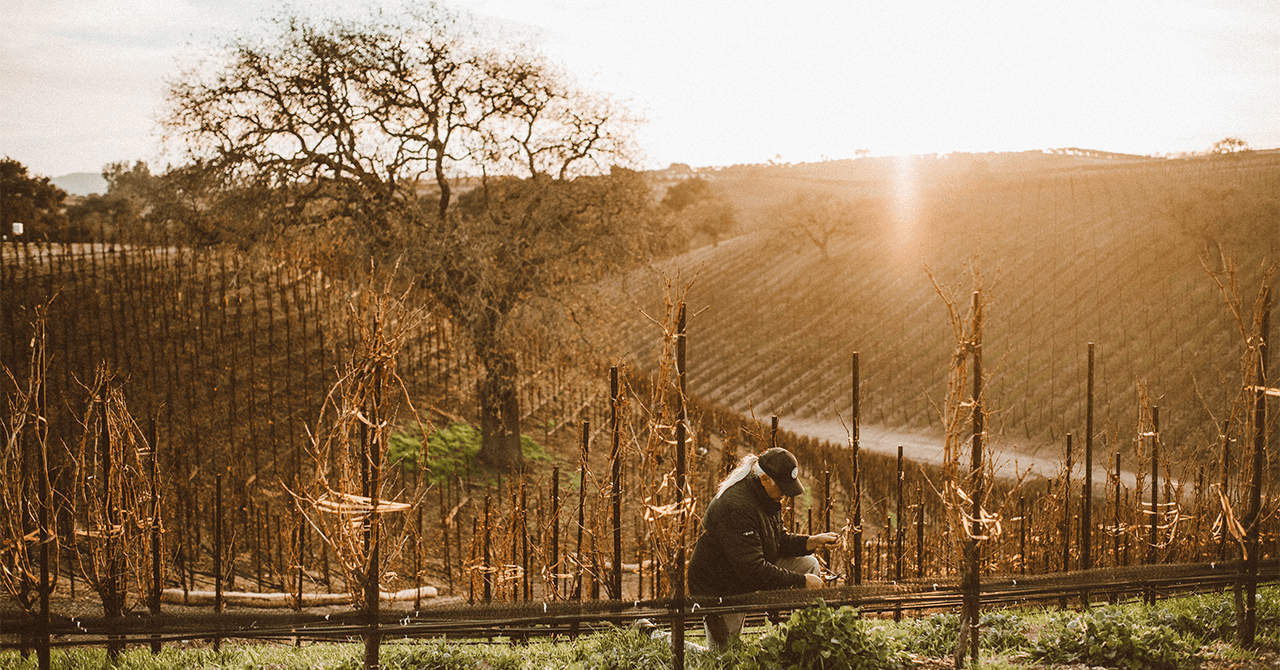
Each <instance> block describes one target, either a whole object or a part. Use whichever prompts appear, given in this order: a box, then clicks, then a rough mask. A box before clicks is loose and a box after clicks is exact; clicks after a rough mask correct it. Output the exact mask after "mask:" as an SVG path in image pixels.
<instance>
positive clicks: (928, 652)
mask: <svg viewBox="0 0 1280 670" xmlns="http://www.w3.org/2000/svg"><path fill="white" fill-rule="evenodd" d="M979 622H980V624H981V627H982V628H981V630H982V642H981V644H982V646H983V648H986V649H991V650H996V651H1008V650H1010V649H1017V648H1019V647H1025V646H1027V644H1028V641H1027V636H1026V633H1025V632H1024V630H1023V629H1024V628H1025V626H1024V624H1023V620H1022V617H1020V616H1018V615H1017V614H1015V613H1013V612H1010V611H1007V610H995V611H991V612H983V613H982V616H981V618H980V619H979ZM899 630H900V631H901V633H900V635H901V637H900V638H899V642H900V643H901V644H902V646H903V649H904V651H907V652H910V653H912V654H917V655H919V656H930V657H935V658H936V657H949V656H951V655H952V654H953V653H955V650H956V643H957V642H958V641H959V636H960V615H959V614H956V613H954V612H952V613H947V614H934V615H932V616H927V617H922V618H919V619H909V620H906V621H904V622H903V623H902V625H901V626H900V628H899Z"/></svg>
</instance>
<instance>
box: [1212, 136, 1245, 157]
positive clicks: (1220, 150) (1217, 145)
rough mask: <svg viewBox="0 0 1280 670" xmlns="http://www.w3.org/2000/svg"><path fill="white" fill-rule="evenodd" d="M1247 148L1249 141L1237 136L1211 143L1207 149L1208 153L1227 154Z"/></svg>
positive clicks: (1243, 150) (1240, 151)
mask: <svg viewBox="0 0 1280 670" xmlns="http://www.w3.org/2000/svg"><path fill="white" fill-rule="evenodd" d="M1248 150H1249V143H1248V142H1245V141H1244V140H1242V139H1240V138H1239V137H1227V138H1224V139H1221V140H1218V141H1217V142H1214V143H1213V146H1212V147H1211V148H1210V149H1209V153H1212V154H1219V155H1229V154H1237V153H1242V152H1245V151H1248Z"/></svg>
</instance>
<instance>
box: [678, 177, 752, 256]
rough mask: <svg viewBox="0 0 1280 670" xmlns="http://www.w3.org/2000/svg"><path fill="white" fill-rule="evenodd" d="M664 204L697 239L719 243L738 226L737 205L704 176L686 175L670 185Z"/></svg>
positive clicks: (690, 236) (681, 225)
mask: <svg viewBox="0 0 1280 670" xmlns="http://www.w3.org/2000/svg"><path fill="white" fill-rule="evenodd" d="M661 205H662V208H663V209H664V210H666V211H667V212H669V213H670V214H671V215H672V216H674V217H675V219H676V221H677V223H678V225H680V227H681V228H682V229H683V231H684V232H685V235H686V236H687V237H688V238H690V239H692V240H694V241H696V240H699V239H705V240H707V241H709V242H711V244H712V245H718V244H720V239H721V238H723V237H724V236H726V235H729V234H731V233H732V232H733V231H734V230H736V229H737V227H738V213H737V209H736V208H735V207H734V206H733V204H732V203H730V202H729V200H728V199H727V198H725V197H724V195H723V194H722V193H721V192H720V191H719V190H718V189H717V188H715V186H714V185H713V184H712V183H711V182H709V181H707V180H706V179H703V178H702V177H693V178H690V179H685V180H683V181H680V182H678V183H676V184H675V185H673V186H672V187H671V188H669V189H667V192H666V194H665V195H664V196H663V197H662V203H661Z"/></svg>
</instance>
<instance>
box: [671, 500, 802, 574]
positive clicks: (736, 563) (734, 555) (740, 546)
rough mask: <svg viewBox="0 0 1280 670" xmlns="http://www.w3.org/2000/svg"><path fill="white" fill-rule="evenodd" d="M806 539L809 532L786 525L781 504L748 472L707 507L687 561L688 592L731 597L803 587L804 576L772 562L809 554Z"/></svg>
mask: <svg viewBox="0 0 1280 670" xmlns="http://www.w3.org/2000/svg"><path fill="white" fill-rule="evenodd" d="M808 542H809V536H808V535H793V534H791V533H788V532H787V531H786V529H785V528H783V525H782V505H781V504H779V503H778V502H777V501H776V500H774V499H773V498H770V497H769V494H768V493H766V492H765V490H764V485H763V484H761V483H760V478H759V477H758V476H756V475H748V476H747V477H746V478H745V479H743V480H742V481H740V482H738V483H736V484H734V485H733V486H730V487H729V488H728V489H727V490H725V492H724V493H723V494H721V495H720V497H719V498H716V499H715V500H712V501H711V504H710V505H708V506H707V513H706V515H705V516H703V518H702V535H701V536H699V537H698V542H697V544H695V545H694V547H693V557H692V558H691V559H689V593H690V594H692V595H695V596H708V595H710V596H730V595H736V594H739V593H749V592H751V591H769V590H776V589H788V588H804V585H805V579H804V575H802V574H800V573H798V572H791V571H790V570H783V569H782V568H779V567H778V566H776V565H774V564H773V563H774V561H776V560H778V559H779V558H785V557H788V556H804V555H805V554H808V553H810V552H809V551H808V550H807V549H806V547H805V545H807V544H808Z"/></svg>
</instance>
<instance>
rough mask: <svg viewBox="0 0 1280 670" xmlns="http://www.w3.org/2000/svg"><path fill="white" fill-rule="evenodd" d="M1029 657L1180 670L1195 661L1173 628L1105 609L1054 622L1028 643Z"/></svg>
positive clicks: (1192, 651)
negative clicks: (1034, 641) (1035, 639)
mask: <svg viewBox="0 0 1280 670" xmlns="http://www.w3.org/2000/svg"><path fill="white" fill-rule="evenodd" d="M1031 657H1032V658H1033V659H1035V660H1038V661H1046V662H1049V663H1083V664H1085V665H1089V666H1104V667H1108V668H1121V669H1122V670H1178V669H1179V668H1185V667H1189V666H1191V665H1193V664H1195V663H1198V662H1199V661H1198V659H1197V658H1196V648H1195V647H1194V646H1193V645H1191V644H1189V643H1188V642H1187V641H1186V640H1185V639H1184V638H1182V637H1181V636H1180V635H1178V634H1177V633H1176V632H1174V630H1173V628H1171V627H1169V626H1167V625H1159V624H1157V625H1150V624H1146V623H1143V622H1141V621H1138V620H1137V619H1136V618H1135V617H1134V616H1133V615H1130V614H1127V613H1125V612H1122V611H1117V610H1108V609H1100V610H1091V611H1090V612H1088V613H1085V614H1080V615H1078V616H1074V617H1069V618H1058V619H1056V620H1054V621H1052V622H1051V623H1050V624H1049V625H1048V626H1047V627H1046V628H1045V630H1044V631H1042V632H1041V634H1040V639H1039V640H1038V641H1037V642H1036V644H1035V645H1034V646H1033V647H1032V650H1031Z"/></svg>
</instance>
